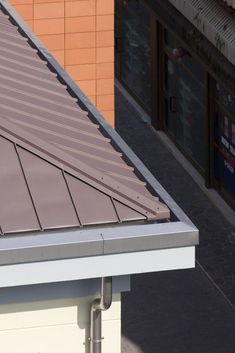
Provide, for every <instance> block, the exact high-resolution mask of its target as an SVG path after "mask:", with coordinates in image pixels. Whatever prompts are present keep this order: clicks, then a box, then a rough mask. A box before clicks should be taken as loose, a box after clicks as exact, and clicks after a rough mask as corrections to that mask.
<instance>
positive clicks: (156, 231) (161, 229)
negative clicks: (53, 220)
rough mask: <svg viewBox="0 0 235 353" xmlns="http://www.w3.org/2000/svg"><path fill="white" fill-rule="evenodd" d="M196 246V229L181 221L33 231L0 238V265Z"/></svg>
mask: <svg viewBox="0 0 235 353" xmlns="http://www.w3.org/2000/svg"><path fill="white" fill-rule="evenodd" d="M197 244H198V230H197V229H193V228H192V227H191V226H189V225H188V224H185V223H183V222H170V223H152V224H137V225H126V226H124V225H119V226H114V227H105V228H104V227H103V228H101V227H100V228H90V229H88V228H87V229H78V230H77V229H73V230H60V231H45V232H43V233H42V232H41V233H35V232H33V233H27V235H18V234H17V236H15V235H10V236H6V237H1V240H0V266H4V265H13V264H23V263H33V262H40V261H54V260H64V259H71V258H80V257H90V256H101V255H110V254H120V253H129V252H130V253H131V252H139V251H152V250H159V249H169V248H179V247H181V248H182V247H189V246H195V245H197Z"/></svg>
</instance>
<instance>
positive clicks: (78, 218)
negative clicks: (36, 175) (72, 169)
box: [61, 169, 83, 227]
mask: <svg viewBox="0 0 235 353" xmlns="http://www.w3.org/2000/svg"><path fill="white" fill-rule="evenodd" d="M61 172H62V175H63V178H64V181H65V185H66V187H67V190H68V193H69V197H70V200H71V202H72V205H73V208H74V212H75V214H76V217H77V220H78V223H79V226H80V227H83V224H82V221H81V219H80V217H79V214H78V211H77V208H76V206H75V202H74V199H73V196H72V193H71V190H70V188H69V184H68V181H67V178H66V175H65V172H64V169H61Z"/></svg>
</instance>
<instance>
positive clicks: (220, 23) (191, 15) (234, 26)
mask: <svg viewBox="0 0 235 353" xmlns="http://www.w3.org/2000/svg"><path fill="white" fill-rule="evenodd" d="M169 1H170V3H172V5H174V6H175V7H176V8H177V9H178V10H179V11H180V12H181V13H182V14H183V15H184V16H185V17H186V18H187V19H188V20H189V21H190V22H191V23H192V24H193V25H194V26H195V27H196V28H197V29H198V30H199V31H200V32H201V33H202V34H203V35H204V36H205V37H206V38H207V39H208V40H209V41H210V42H211V43H212V44H213V45H214V46H215V47H216V48H217V49H218V50H219V51H220V52H221V53H222V54H223V55H224V56H225V57H226V58H227V59H228V60H229V61H230V62H231V63H232V64H233V65H235V21H234V20H233V18H232V17H231V16H229V14H228V12H227V11H226V10H225V9H224V8H222V7H221V6H220V5H219V4H218V3H217V2H216V1H215V0H169ZM234 2H235V1H230V3H232V5H234Z"/></svg>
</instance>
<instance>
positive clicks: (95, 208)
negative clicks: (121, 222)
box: [65, 173, 118, 225]
mask: <svg viewBox="0 0 235 353" xmlns="http://www.w3.org/2000/svg"><path fill="white" fill-rule="evenodd" d="M65 177H66V180H67V183H68V187H69V189H70V192H71V195H72V197H73V201H74V204H75V207H76V209H77V213H78V216H79V219H80V222H81V224H82V225H92V224H102V223H113V222H115V223H116V222H118V217H117V214H116V211H115V208H114V206H113V203H112V200H111V199H110V197H109V196H107V195H105V194H104V193H102V192H100V191H98V190H97V189H95V188H93V187H91V186H90V185H87V184H86V183H84V182H82V181H80V180H78V179H76V178H74V177H73V176H71V175H69V174H67V173H65Z"/></svg>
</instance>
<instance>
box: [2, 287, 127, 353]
mask: <svg viewBox="0 0 235 353" xmlns="http://www.w3.org/2000/svg"><path fill="white" fill-rule="evenodd" d="M14 290H17V289H14ZM93 299H94V298H92V297H83V298H72V299H60V300H50V301H39V302H31V303H21V304H7V305H0V347H1V348H0V349H1V352H2V353H89V343H88V341H87V338H88V334H89V332H88V320H89V306H90V303H91V302H92V300H93ZM113 299H114V301H113V304H112V306H111V308H110V309H109V310H108V311H107V312H104V313H103V323H102V325H103V333H102V335H103V337H104V341H103V352H104V353H110V352H112V353H120V352H121V347H120V344H121V343H120V341H121V316H120V315H121V313H120V312H121V310H120V309H121V303H120V294H115V295H114V296H113Z"/></svg>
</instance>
